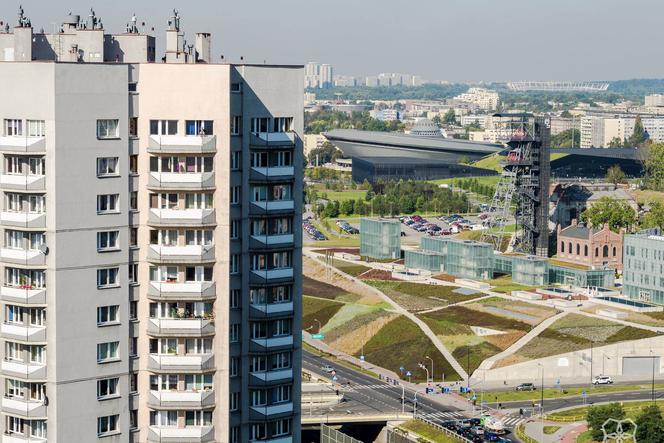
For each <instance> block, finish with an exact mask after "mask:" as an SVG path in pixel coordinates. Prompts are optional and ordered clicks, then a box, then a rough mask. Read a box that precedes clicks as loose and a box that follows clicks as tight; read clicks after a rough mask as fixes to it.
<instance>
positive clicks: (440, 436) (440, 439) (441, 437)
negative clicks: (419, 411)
mask: <svg viewBox="0 0 664 443" xmlns="http://www.w3.org/2000/svg"><path fill="white" fill-rule="evenodd" d="M399 427H400V428H402V429H406V430H407V431H411V432H413V433H415V434H417V435H419V436H420V437H424V438H426V439H427V440H426V441H428V442H434V443H458V442H461V441H463V440H461V439H458V438H456V437H452V436H451V435H449V434H447V433H445V432H442V431H440V430H438V429H436V428H434V427H433V426H430V425H428V424H426V423H424V422H422V421H419V420H409V421H407V422H405V423H402V424H400V425H399ZM418 441H419V440H418Z"/></svg>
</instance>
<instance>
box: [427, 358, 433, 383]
mask: <svg viewBox="0 0 664 443" xmlns="http://www.w3.org/2000/svg"><path fill="white" fill-rule="evenodd" d="M425 358H428V359H429V360H431V384H433V377H434V374H435V372H433V358H431V357H429V356H428V355H427V356H425Z"/></svg>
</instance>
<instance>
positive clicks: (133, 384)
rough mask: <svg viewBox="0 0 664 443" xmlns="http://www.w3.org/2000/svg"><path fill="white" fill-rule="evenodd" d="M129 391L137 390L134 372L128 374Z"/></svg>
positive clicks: (136, 377) (136, 375)
mask: <svg viewBox="0 0 664 443" xmlns="http://www.w3.org/2000/svg"><path fill="white" fill-rule="evenodd" d="M129 392H130V393H134V392H138V374H137V373H135V372H132V373H131V374H129Z"/></svg>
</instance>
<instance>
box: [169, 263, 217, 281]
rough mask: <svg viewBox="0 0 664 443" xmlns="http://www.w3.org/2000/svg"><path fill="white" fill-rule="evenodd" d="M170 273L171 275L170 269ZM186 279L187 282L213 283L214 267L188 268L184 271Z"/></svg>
mask: <svg viewBox="0 0 664 443" xmlns="http://www.w3.org/2000/svg"><path fill="white" fill-rule="evenodd" d="M168 271H169V274H170V268H168ZM184 278H185V281H187V282H199V281H212V267H209V266H187V267H186V268H185V270H184ZM176 279H177V278H176Z"/></svg>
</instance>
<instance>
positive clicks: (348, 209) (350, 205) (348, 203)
mask: <svg viewBox="0 0 664 443" xmlns="http://www.w3.org/2000/svg"><path fill="white" fill-rule="evenodd" d="M339 212H341V213H342V214H344V215H351V214H353V213H354V212H355V201H354V200H344V201H342V202H341V205H339Z"/></svg>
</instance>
